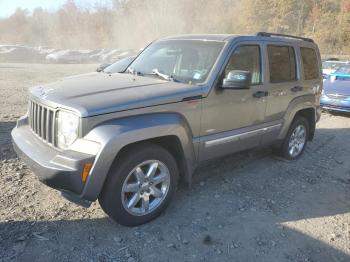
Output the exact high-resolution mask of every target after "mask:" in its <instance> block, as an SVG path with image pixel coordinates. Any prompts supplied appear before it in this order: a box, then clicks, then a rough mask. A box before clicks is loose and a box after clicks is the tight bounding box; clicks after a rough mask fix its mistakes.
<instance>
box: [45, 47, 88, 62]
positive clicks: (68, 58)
mask: <svg viewBox="0 0 350 262" xmlns="http://www.w3.org/2000/svg"><path fill="white" fill-rule="evenodd" d="M91 52H92V51H91V50H60V51H58V52H54V53H52V54H49V55H47V56H46V61H47V62H49V63H68V64H80V63H86V62H89V61H90V54H91Z"/></svg>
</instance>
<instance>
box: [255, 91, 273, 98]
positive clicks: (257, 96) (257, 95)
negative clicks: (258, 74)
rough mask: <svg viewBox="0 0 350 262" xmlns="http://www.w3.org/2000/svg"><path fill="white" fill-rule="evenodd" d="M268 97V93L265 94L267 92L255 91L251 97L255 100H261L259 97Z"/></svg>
mask: <svg viewBox="0 0 350 262" xmlns="http://www.w3.org/2000/svg"><path fill="white" fill-rule="evenodd" d="M268 95H269V92H267V91H257V92H255V93H254V94H253V96H254V97H256V98H261V97H264V96H268Z"/></svg>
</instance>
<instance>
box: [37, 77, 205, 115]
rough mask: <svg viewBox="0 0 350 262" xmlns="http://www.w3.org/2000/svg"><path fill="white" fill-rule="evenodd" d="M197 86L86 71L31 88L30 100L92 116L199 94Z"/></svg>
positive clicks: (151, 78)
mask: <svg viewBox="0 0 350 262" xmlns="http://www.w3.org/2000/svg"><path fill="white" fill-rule="evenodd" d="M201 91H202V88H201V86H196V85H189V84H183V83H177V82H169V81H165V80H162V79H158V78H154V77H142V76H135V75H131V74H119V73H116V74H104V73H90V74H84V75H78V76H73V77H68V78H64V79H62V80H60V81H58V82H55V83H52V84H48V85H45V86H39V87H35V88H33V89H31V96H32V99H34V100H39V101H40V102H42V103H44V104H47V105H51V106H54V107H61V108H67V109H70V110H73V111H76V112H77V113H78V114H79V115H80V116H82V117H87V116H94V115H100V114H106V113H112V112H118V111H124V110H130V109H136V108H142V107H148V106H155V105H160V104H166V103H174V102H179V101H182V100H183V99H184V98H186V97H190V96H198V95H201Z"/></svg>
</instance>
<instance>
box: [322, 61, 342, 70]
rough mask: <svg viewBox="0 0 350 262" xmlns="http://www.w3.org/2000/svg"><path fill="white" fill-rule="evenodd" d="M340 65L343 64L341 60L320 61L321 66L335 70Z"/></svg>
mask: <svg viewBox="0 0 350 262" xmlns="http://www.w3.org/2000/svg"><path fill="white" fill-rule="evenodd" d="M342 65H344V62H343V63H342V62H334V61H326V62H323V63H322V68H323V69H331V70H335V69H337V68H338V67H339V66H342Z"/></svg>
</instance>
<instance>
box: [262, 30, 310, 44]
mask: <svg viewBox="0 0 350 262" xmlns="http://www.w3.org/2000/svg"><path fill="white" fill-rule="evenodd" d="M256 35H257V36H265V37H271V36H279V37H286V38H295V39H299V40H303V41H307V42H311V43H314V40H312V39H311V38H306V37H301V36H294V35H285V34H276V33H267V32H258V33H257V34H256Z"/></svg>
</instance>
